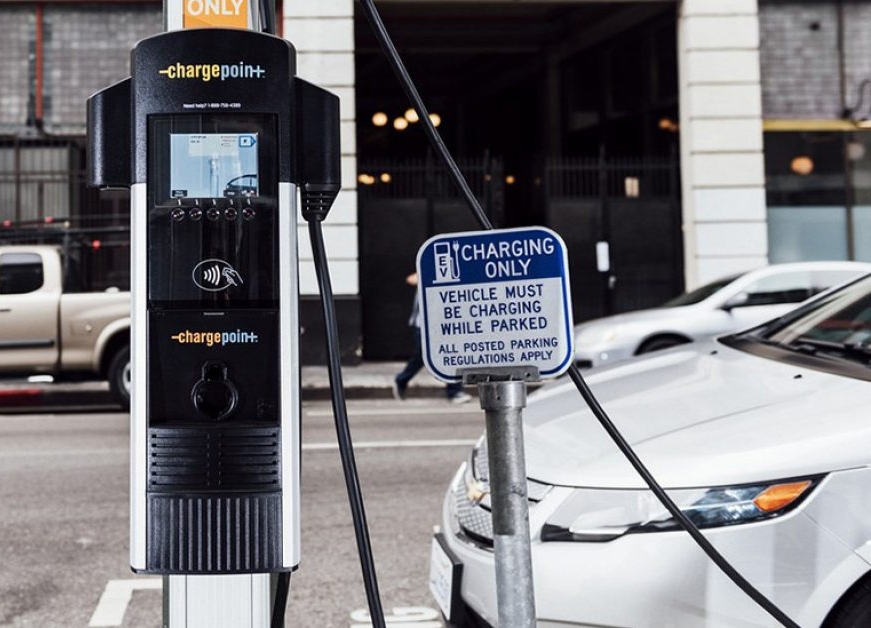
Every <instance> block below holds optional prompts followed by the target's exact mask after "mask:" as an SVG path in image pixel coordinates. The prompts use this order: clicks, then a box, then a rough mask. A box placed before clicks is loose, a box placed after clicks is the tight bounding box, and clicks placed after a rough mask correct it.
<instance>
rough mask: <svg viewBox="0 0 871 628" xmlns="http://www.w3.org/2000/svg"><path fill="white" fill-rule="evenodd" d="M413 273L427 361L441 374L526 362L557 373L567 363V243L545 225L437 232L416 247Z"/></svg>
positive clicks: (446, 377) (448, 377) (455, 376)
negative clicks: (418, 293)
mask: <svg viewBox="0 0 871 628" xmlns="http://www.w3.org/2000/svg"><path fill="white" fill-rule="evenodd" d="M417 272H418V278H419V284H418V286H419V288H418V289H419V290H420V297H421V314H422V321H421V342H422V343H423V355H424V362H425V364H426V366H427V368H428V369H429V371H430V372H431V373H432V374H433V375H434V376H435V377H437V378H438V379H440V380H442V381H446V382H456V381H461V380H462V371H463V370H464V369H476V370H478V371H481V370H484V371H486V369H487V368H488V367H518V368H519V367H524V366H535V367H537V368H538V370H539V372H540V374H541V376H542V377H555V376H557V375H559V374H561V373H562V372H564V371H565V370H566V369H567V368H568V367H569V364H570V363H571V359H572V356H573V350H572V340H573V335H572V316H571V301H570V299H569V281H568V262H567V257H566V247H565V244H564V243H563V241H562V239H561V238H560V237H559V236H558V235H557V234H556V233H554V232H553V231H551V230H550V229H545V228H544V227H530V228H522V229H501V230H492V231H470V232H465V233H450V234H443V235H439V236H436V237H434V238H430V239H429V240H427V241H426V242H425V243H424V245H423V246H422V247H421V249H420V251H419V252H418V255H417Z"/></svg>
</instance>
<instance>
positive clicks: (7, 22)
mask: <svg viewBox="0 0 871 628" xmlns="http://www.w3.org/2000/svg"><path fill="white" fill-rule="evenodd" d="M44 6H45V9H44V14H43V38H44V47H43V51H44V52H43V59H44V66H43V76H44V79H43V80H44V88H43V98H44V100H43V118H44V125H45V129H46V131H48V132H50V133H71V134H81V133H84V130H85V103H86V101H87V99H88V97H89V96H90V95H91V94H93V93H94V92H95V91H97V90H99V89H102V88H103V87H106V86H108V85H110V84H112V83H114V82H116V81H119V80H121V79H123V78H124V77H126V76H129V74H130V49H131V48H132V47H133V46H134V44H135V43H136V42H137V41H138V40H139V39H142V38H143V37H147V36H149V35H153V34H155V33H159V32H161V31H162V30H163V17H162V7H161V5H160V4H159V3H158V4H153V5H151V4H149V5H132V4H99V5H98V4H93V5H86V4H78V3H77V4H63V5H56V4H47V5H44ZM0 23H2V24H3V25H4V26H5V27H6V28H5V29H4V37H3V38H2V39H0V59H2V60H3V62H2V63H0V133H15V132H18V131H20V130H21V129H22V128H23V127H24V125H25V123H26V121H27V114H28V111H27V101H28V94H29V92H31V91H33V85H34V74H35V65H34V61H33V59H32V56H31V55H32V52H33V51H34V50H35V41H36V9H35V8H34V6H33V5H21V6H18V5H16V6H4V7H3V8H2V9H0Z"/></svg>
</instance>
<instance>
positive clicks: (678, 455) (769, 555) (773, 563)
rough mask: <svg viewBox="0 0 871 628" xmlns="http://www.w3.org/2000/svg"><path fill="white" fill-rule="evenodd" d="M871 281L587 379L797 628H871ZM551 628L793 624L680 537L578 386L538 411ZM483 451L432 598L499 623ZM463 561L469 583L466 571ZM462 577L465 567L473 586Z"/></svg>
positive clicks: (444, 540) (535, 528) (543, 584)
mask: <svg viewBox="0 0 871 628" xmlns="http://www.w3.org/2000/svg"><path fill="white" fill-rule="evenodd" d="M869 365H871V276H866V277H863V278H860V279H858V280H856V281H854V282H853V283H850V284H848V285H846V286H843V287H841V288H839V289H835V290H832V291H829V292H826V293H825V294H822V295H819V296H818V297H817V298H816V299H814V300H812V301H810V302H808V303H807V304H803V305H802V306H800V307H799V308H798V309H796V310H794V311H792V312H790V313H787V314H786V315H784V316H783V317H781V318H779V319H776V320H774V321H772V322H770V323H766V324H763V325H761V326H759V327H756V328H754V329H751V330H749V331H744V332H740V333H737V334H734V335H730V336H725V337H722V338H719V339H714V340H707V341H702V342H698V343H693V344H688V345H683V346H680V347H673V348H671V349H669V350H666V351H662V352H658V353H655V354H652V355H650V356H644V357H642V358H639V359H638V360H633V361H631V362H626V363H623V364H619V365H615V366H612V367H607V368H604V369H596V370H594V371H592V372H591V373H590V375H589V377H588V378H587V381H588V383H589V384H590V387H591V388H592V390H593V391H594V393H595V394H596V395H597V397H598V399H599V400H600V401H601V402H602V404H603V406H604V408H605V409H606V410H607V411H608V413H609V415H610V417H611V419H612V420H613V422H614V423H615V424H616V426H617V427H618V428H619V429H620V431H621V432H622V433H623V435H624V436H625V437H626V438H627V440H628V441H629V442H630V443H631V445H632V446H633V448H634V450H635V452H636V453H637V455H638V456H639V457H640V459H641V460H642V461H643V462H644V463H645V464H646V466H647V467H648V468H649V469H650V470H651V472H652V473H653V474H654V476H655V477H656V478H657V479H658V481H659V483H660V484H661V485H662V486H663V487H665V489H666V490H667V491H668V492H669V494H670V496H671V497H672V499H673V500H674V501H675V502H676V503H677V504H678V505H679V506H680V508H681V509H682V510H683V511H684V512H685V513H686V515H687V516H688V517H689V518H690V519H692V520H693V521H694V522H695V523H696V524H697V525H698V526H699V527H700V528H702V529H703V532H704V533H705V535H706V536H707V537H708V538H709V539H710V541H711V542H712V543H713V544H714V545H715V547H717V548H718V549H719V550H720V551H721V552H722V553H723V555H724V556H725V557H726V559H727V560H729V561H730V562H731V563H732V565H734V567H735V568H737V569H738V571H739V572H741V573H742V574H743V575H744V576H745V577H746V578H747V579H748V580H749V581H750V582H751V583H753V584H754V585H755V586H756V587H757V588H758V589H759V590H760V591H761V592H762V593H763V594H765V595H766V596H767V597H768V598H769V599H771V600H772V601H773V602H774V603H775V604H777V605H778V606H779V607H780V608H781V609H782V610H783V611H784V612H785V613H786V614H787V615H788V616H790V617H791V618H792V619H793V620H794V621H795V622H797V623H798V624H799V625H801V626H803V627H805V628H810V627H817V626H824V627H825V628H857V627H858V626H871V508H869V504H871V466H869V465H871V420H869V410H868V399H869V397H871V366H869ZM524 438H525V451H526V464H527V474H528V478H529V480H528V494H529V507H530V515H529V519H530V529H531V534H532V565H533V575H534V583H535V603H536V609H537V615H538V618H539V621H538V624H537V625H538V626H539V628H556V627H557V626H559V627H560V628H565V627H566V626H610V627H626V628H629V627H631V628H645V627H651V628H659V627H662V626H669V627H671V628H682V627H692V628H699V627H713V626H717V627H724V628H725V627H728V628H732V627H735V626H745V627H750V626H776V625H779V624H777V623H776V622H775V620H774V619H772V618H771V617H770V616H769V615H768V614H767V613H766V612H764V611H763V610H762V609H761V608H760V607H758V606H757V605H756V603H755V602H753V601H751V600H750V598H748V597H747V596H746V595H745V594H744V593H743V592H742V591H741V590H740V589H738V587H737V586H736V585H735V584H734V583H732V582H731V581H730V580H729V579H727V578H726V576H724V575H723V573H722V572H721V571H720V570H719V568H718V567H716V566H715V565H714V564H713V563H712V562H711V561H710V560H709V558H708V557H707V556H706V555H705V554H704V553H703V552H702V551H701V550H700V549H699V548H698V547H697V546H696V545H695V543H694V541H693V540H692V539H691V537H690V536H689V535H688V534H686V533H685V532H684V531H682V530H680V529H678V526H677V525H676V524H675V522H674V520H673V519H672V518H671V517H670V515H669V514H668V512H667V511H666V510H665V509H664V508H663V507H662V506H661V504H660V503H659V502H658V500H656V499H655V498H654V497H653V495H652V493H650V491H649V490H648V489H647V487H646V485H645V484H644V483H643V482H642V481H641V479H640V478H639V477H638V475H637V474H636V473H635V471H634V470H633V468H632V467H631V466H630V465H629V463H628V462H626V461H625V459H624V458H623V456H622V454H621V453H619V452H618V450H617V448H616V447H615V445H614V444H613V443H612V442H611V441H610V439H609V438H608V437H607V436H606V435H605V432H604V431H603V430H602V429H601V427H600V426H599V424H598V423H597V421H596V420H595V419H594V418H593V416H592V414H591V412H590V411H589V410H588V409H587V407H586V406H585V404H584V402H583V401H582V399H581V397H580V395H579V393H578V392H577V391H576V390H575V388H574V386H573V384H572V383H571V382H568V381H565V380H558V381H556V382H553V383H551V384H549V385H548V386H545V387H543V388H542V389H541V390H540V391H538V392H536V393H533V394H532V395H530V400H529V404H528V406H527V408H526V410H525V411H524ZM488 478H489V472H488V464H487V452H486V445H485V441H484V440H483V439H482V440H481V441H480V442H479V444H478V445H477V447H475V448H474V450H473V451H472V453H471V457H470V458H469V460H468V461H467V462H465V463H464V464H462V465H461V466H460V468H459V470H458V471H457V473H456V475H455V476H454V478H453V481H452V482H451V484H450V487H449V489H448V491H447V495H446V497H445V500H444V506H443V512H442V518H441V526H440V531H439V532H438V533H437V536H436V539H434V543H433V554H432V556H433V560H432V568H431V574H432V575H431V583H432V586H431V588H432V589H433V591H434V595H435V597H436V599H437V601H438V602H439V604H440V606H441V607H442V609H443V610H444V611H445V612H446V613H447V612H450V611H451V608H452V603H453V608H454V613H453V614H452V616H451V617H450V620H451V622H452V625H462V626H486V625H495V623H496V618H497V606H496V591H495V575H494V553H493V549H492V548H493V533H492V527H491V519H490V510H489V505H490V503H489V499H490V498H489V493H488V490H489V485H488ZM458 565H461V566H462V569H461V570H454V569H452V568H453V567H454V566H458ZM457 572H460V573H457Z"/></svg>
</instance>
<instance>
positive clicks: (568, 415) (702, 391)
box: [524, 341, 871, 488]
mask: <svg viewBox="0 0 871 628" xmlns="http://www.w3.org/2000/svg"><path fill="white" fill-rule="evenodd" d="M587 381H588V384H589V385H590V388H591V389H592V390H593V392H594V394H595V395H596V397H597V399H598V400H599V401H600V403H601V404H602V405H603V407H604V408H605V410H606V412H607V413H608V415H609V416H610V418H611V420H612V421H613V423H614V424H615V425H616V426H617V428H618V429H619V431H620V432H621V433H622V434H623V436H624V438H626V440H627V441H628V442H629V443H630V444H631V445H632V447H633V449H634V450H635V452H636V454H637V455H638V457H639V458H640V459H641V461H642V462H643V463H644V464H645V466H646V467H647V468H648V469H649V470H650V471H651V472H652V473H653V475H654V477H656V478H657V480H658V482H659V483H660V484H661V485H663V486H665V487H667V488H668V487H671V488H678V487H701V486H716V485H725V484H737V483H743V482H756V481H759V480H768V479H780V478H790V477H796V476H802V475H808V474H814V473H822V472H827V471H832V470H836V469H844V468H854V467H859V466H865V465H866V464H867V463H868V461H869V458H871V417H869V416H868V411H867V409H866V407H865V404H864V402H863V400H864V399H865V398H867V396H868V394H869V393H871V383H869V382H866V381H860V380H856V379H851V378H848V377H842V376H838V375H832V374H827V373H822V372H819V371H814V370H811V369H808V368H802V367H796V366H790V365H787V364H783V363H780V362H776V361H773V360H769V359H765V358H760V357H757V356H753V355H750V354H747V353H744V352H741V351H737V350H735V349H731V348H729V347H727V346H725V345H723V344H721V343H717V342H716V341H709V342H703V343H696V344H694V345H685V346H682V347H677V348H674V349H671V350H668V351H664V352H660V353H658V354H653V355H652V356H650V357H649V358H643V359H640V360H634V361H632V362H630V363H627V364H624V365H618V366H615V367H612V368H609V369H604V370H601V371H599V372H593V373H591V374H590V375H589V376H588V378H587ZM524 419H525V432H524V433H525V436H524V437H525V444H526V465H527V473H528V475H529V477H530V478H532V479H535V480H538V481H541V482H545V483H548V484H555V485H563V486H587V487H603V488H604V487H608V488H640V487H643V486H645V485H644V483H643V481H642V480H641V479H640V477H639V476H638V474H637V473H636V472H635V470H634V469H633V468H632V467H631V466H630V465H629V463H628V462H627V461H626V459H625V458H624V457H623V455H622V454H621V453H620V452H619V450H618V449H617V447H616V445H615V444H614V443H613V442H612V441H611V440H610V438H609V437H608V436H607V434H606V433H605V431H604V429H603V428H602V427H601V425H600V424H599V422H598V421H597V420H596V419H595V418H594V416H593V415H592V413H591V412H590V411H589V410H588V409H587V407H586V404H585V403H584V401H583V399H582V398H581V396H580V394H579V393H578V392H577V390H576V389H575V387H574V385H573V384H572V383H571V382H570V381H566V382H565V383H556V384H555V385H550V386H547V387H545V388H544V389H542V390H540V391H538V392H537V393H535V394H533V395H531V396H530V400H529V404H528V406H527V408H526V409H525V410H524Z"/></svg>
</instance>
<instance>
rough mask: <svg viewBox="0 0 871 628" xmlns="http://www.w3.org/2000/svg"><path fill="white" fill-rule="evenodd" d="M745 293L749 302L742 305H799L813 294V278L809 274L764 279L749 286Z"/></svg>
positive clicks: (802, 273) (800, 273)
mask: <svg viewBox="0 0 871 628" xmlns="http://www.w3.org/2000/svg"><path fill="white" fill-rule="evenodd" d="M745 292H746V293H747V301H745V302H744V303H743V304H742V305H775V304H778V303H798V302H800V301H804V300H805V299H807V298H808V297H810V296H811V295H812V294H813V292H812V290H811V277H810V273H808V272H796V273H785V274H782V275H771V276H770V277H763V278H762V279H760V280H758V281H755V282H753V283H752V284H750V285H749V286H747V289H746V290H745Z"/></svg>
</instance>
